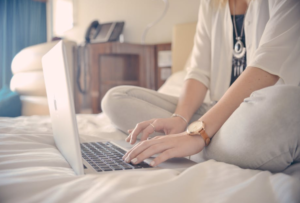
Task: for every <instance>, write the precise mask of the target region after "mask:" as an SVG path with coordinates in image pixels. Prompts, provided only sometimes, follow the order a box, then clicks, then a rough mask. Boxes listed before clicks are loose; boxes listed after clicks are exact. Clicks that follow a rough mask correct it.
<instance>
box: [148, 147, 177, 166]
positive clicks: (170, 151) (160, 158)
mask: <svg viewBox="0 0 300 203" xmlns="http://www.w3.org/2000/svg"><path fill="white" fill-rule="evenodd" d="M176 156H177V151H176V149H175V148H170V149H168V150H166V151H164V152H163V153H161V154H160V155H158V156H157V157H156V158H155V159H153V161H152V162H151V163H150V165H151V166H152V167H155V166H157V165H159V164H161V163H162V162H164V161H166V160H168V159H171V158H174V157H176Z"/></svg>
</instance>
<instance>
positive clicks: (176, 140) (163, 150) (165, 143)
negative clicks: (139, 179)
mask: <svg viewBox="0 0 300 203" xmlns="http://www.w3.org/2000/svg"><path fill="white" fill-rule="evenodd" d="M204 146H205V143H204V140H203V139H202V137H201V136H200V135H194V136H190V135H188V134H187V133H186V132H183V133H180V134H175V135H169V136H156V137H154V138H153V139H151V140H145V141H142V142H140V143H138V144H137V145H136V146H134V147H133V148H132V149H131V150H129V151H128V152H127V153H126V154H125V155H124V156H123V160H125V161H126V162H128V163H129V162H132V163H133V164H138V163H140V162H142V161H143V160H144V159H147V158H149V157H151V156H153V155H154V154H158V153H160V155H159V156H157V157H156V158H155V159H154V160H153V161H152V162H151V164H150V165H151V166H157V165H159V164H160V163H162V162H164V161H166V160H167V159H171V158H174V157H185V156H191V155H194V154H196V153H198V152H200V151H201V150H202V149H203V148H204Z"/></svg>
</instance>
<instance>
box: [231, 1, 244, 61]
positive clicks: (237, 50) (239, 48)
mask: <svg viewBox="0 0 300 203" xmlns="http://www.w3.org/2000/svg"><path fill="white" fill-rule="evenodd" d="M235 16H236V13H235V1H234V16H233V18H234V20H233V25H234V31H235V36H236V40H237V42H236V43H235V45H234V49H233V56H234V57H235V58H238V59H240V58H243V57H244V56H245V53H246V48H245V46H244V44H243V42H242V37H243V32H244V22H245V17H244V20H243V25H242V30H241V36H238V33H237V30H236V21H235Z"/></svg>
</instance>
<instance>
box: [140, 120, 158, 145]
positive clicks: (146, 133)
mask: <svg viewBox="0 0 300 203" xmlns="http://www.w3.org/2000/svg"><path fill="white" fill-rule="evenodd" d="M154 132H155V129H154V128H153V126H151V125H150V124H149V125H148V127H146V128H145V129H144V130H143V132H142V137H141V141H143V140H146V139H147V138H148V137H149V135H150V134H152V133H154Z"/></svg>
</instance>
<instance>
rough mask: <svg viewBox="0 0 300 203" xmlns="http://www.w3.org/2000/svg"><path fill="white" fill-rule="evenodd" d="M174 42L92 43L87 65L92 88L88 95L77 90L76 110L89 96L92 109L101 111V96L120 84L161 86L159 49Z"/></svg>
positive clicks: (166, 47) (93, 111) (97, 111)
mask: <svg viewBox="0 0 300 203" xmlns="http://www.w3.org/2000/svg"><path fill="white" fill-rule="evenodd" d="M170 48H171V45H170V44H163V45H140V44H129V43H119V42H108V43H98V44H88V45H87V47H86V51H87V64H86V65H87V66H88V70H89V81H88V83H89V85H88V86H89V89H88V92H87V93H86V95H81V94H80V93H79V92H78V91H75V106H76V112H77V113H81V111H80V107H78V106H80V102H81V100H82V98H83V97H89V98H87V100H88V102H89V104H88V105H89V106H90V109H91V113H100V112H101V100H102V98H103V96H104V95H105V93H106V92H107V91H108V90H109V89H110V88H112V87H115V86H118V85H134V86H140V87H145V88H149V89H153V90H156V89H158V88H159V87H160V86H161V85H162V84H163V82H164V81H162V80H161V79H160V71H158V70H159V68H158V67H157V51H159V50H166V49H170Z"/></svg>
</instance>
